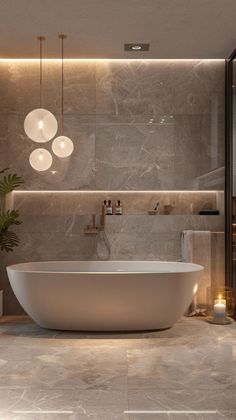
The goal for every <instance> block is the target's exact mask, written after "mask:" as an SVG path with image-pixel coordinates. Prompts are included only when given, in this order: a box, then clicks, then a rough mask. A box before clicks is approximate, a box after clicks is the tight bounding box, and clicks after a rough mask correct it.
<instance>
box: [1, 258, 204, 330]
mask: <svg viewBox="0 0 236 420" xmlns="http://www.w3.org/2000/svg"><path fill="white" fill-rule="evenodd" d="M202 270H203V267H202V266H200V265H196V264H190V263H179V262H155V261H65V262H63V261H60V262H56V261H55V262H32V263H23V264H16V265H11V266H9V267H7V273H8V277H9V280H10V283H11V287H12V289H13V291H14V293H15V295H16V297H17V299H18V301H19V302H20V304H21V305H22V306H23V308H24V309H25V311H26V312H27V313H28V314H29V315H30V317H31V318H32V319H33V320H34V321H35V322H36V323H37V324H39V325H40V326H41V327H44V328H52V329H60V330H80V331H119V330H120V331H122V330H150V329H162V328H169V327H171V326H172V325H173V324H174V323H175V322H176V321H177V320H178V319H179V318H180V317H181V316H182V315H183V314H184V312H185V310H186V309H187V308H188V305H189V304H190V303H191V300H192V298H193V296H194V294H195V293H196V291H197V289H198V284H199V282H200V278H201V273H202Z"/></svg>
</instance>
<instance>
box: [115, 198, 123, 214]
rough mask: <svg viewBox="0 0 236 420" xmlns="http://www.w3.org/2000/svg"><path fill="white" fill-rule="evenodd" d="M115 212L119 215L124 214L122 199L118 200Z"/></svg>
mask: <svg viewBox="0 0 236 420" xmlns="http://www.w3.org/2000/svg"><path fill="white" fill-rule="evenodd" d="M115 213H116V215H117V216H121V215H122V214H123V207H122V205H121V202H120V200H118V201H117V204H116V209H115Z"/></svg>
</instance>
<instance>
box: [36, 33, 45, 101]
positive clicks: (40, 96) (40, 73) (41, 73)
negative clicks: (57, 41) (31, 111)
mask: <svg viewBox="0 0 236 420" xmlns="http://www.w3.org/2000/svg"><path fill="white" fill-rule="evenodd" d="M37 39H38V40H39V59H40V65H39V108H42V90H43V89H42V87H43V41H44V40H45V36H38V37H37Z"/></svg>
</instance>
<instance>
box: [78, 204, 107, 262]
mask: <svg viewBox="0 0 236 420" xmlns="http://www.w3.org/2000/svg"><path fill="white" fill-rule="evenodd" d="M105 226H106V205H105V204H103V206H102V213H101V216H100V224H99V225H96V214H93V215H92V223H91V224H90V225H87V226H86V228H85V229H84V233H85V235H94V236H95V252H96V256H97V258H98V259H101V260H108V259H109V258H110V255H111V247H110V243H109V240H108V238H107V235H106V232H105ZM101 241H103V243H104V244H105V247H106V249H107V253H106V255H105V256H104V255H101V254H100V252H99V250H98V249H99V243H101Z"/></svg>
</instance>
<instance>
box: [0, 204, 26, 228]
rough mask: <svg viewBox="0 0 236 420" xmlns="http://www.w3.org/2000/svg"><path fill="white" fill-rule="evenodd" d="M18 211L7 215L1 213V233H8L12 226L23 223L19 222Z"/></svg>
mask: <svg viewBox="0 0 236 420" xmlns="http://www.w3.org/2000/svg"><path fill="white" fill-rule="evenodd" d="M18 217H19V211H18V210H8V211H7V212H6V213H0V233H1V232H3V231H6V230H7V229H8V228H9V226H11V225H20V224H21V223H22V222H21V221H20V220H18Z"/></svg>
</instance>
